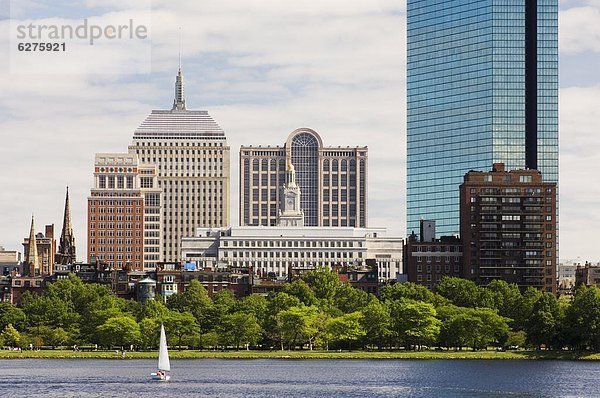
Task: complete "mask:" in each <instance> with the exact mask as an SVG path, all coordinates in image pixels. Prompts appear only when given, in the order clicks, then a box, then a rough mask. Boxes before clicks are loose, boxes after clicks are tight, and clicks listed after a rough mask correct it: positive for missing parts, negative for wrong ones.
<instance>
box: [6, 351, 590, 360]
mask: <svg viewBox="0 0 600 398" xmlns="http://www.w3.org/2000/svg"><path fill="white" fill-rule="evenodd" d="M169 355H170V357H171V359H208V358H216V359H420V360H423V359H525V360H526V359H554V360H557V359H558V360H595V361H597V360H600V353H596V354H594V353H586V352H583V353H581V352H573V351H507V352H496V351H465V350H463V351H383V352H379V351H345V352H337V351H242V350H240V351H225V352H221V351H195V350H182V351H178V350H176V349H172V350H170V352H169ZM156 357H157V353H156V352H152V351H141V352H134V351H131V352H127V354H126V356H125V358H126V359H154V358H156ZM19 358H47V359H58V358H67V359H68V358H81V359H94V358H96V359H121V354H120V353H119V354H117V353H115V351H85V352H82V351H77V352H75V351H71V350H42V351H29V350H25V351H22V352H20V351H8V350H2V351H0V359H19Z"/></svg>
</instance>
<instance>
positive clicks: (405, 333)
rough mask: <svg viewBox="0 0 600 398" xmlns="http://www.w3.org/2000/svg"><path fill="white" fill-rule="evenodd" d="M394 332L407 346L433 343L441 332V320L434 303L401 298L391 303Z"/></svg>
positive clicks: (399, 340) (398, 340) (402, 343)
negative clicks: (437, 316) (437, 315)
mask: <svg viewBox="0 0 600 398" xmlns="http://www.w3.org/2000/svg"><path fill="white" fill-rule="evenodd" d="M390 314H391V320H392V328H391V329H392V332H393V333H394V337H395V339H396V341H397V342H398V343H399V344H401V345H404V346H405V347H407V348H408V347H413V346H414V347H418V348H421V346H422V345H424V344H432V343H434V342H435V341H436V340H437V337H438V335H439V333H440V321H439V319H437V318H436V311H435V308H434V307H433V305H432V304H429V303H424V302H420V301H414V300H408V299H400V300H396V301H392V302H391V303H390Z"/></svg>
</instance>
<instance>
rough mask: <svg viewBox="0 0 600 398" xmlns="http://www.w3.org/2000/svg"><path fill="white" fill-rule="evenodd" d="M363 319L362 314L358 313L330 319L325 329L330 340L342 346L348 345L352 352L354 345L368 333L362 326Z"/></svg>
mask: <svg viewBox="0 0 600 398" xmlns="http://www.w3.org/2000/svg"><path fill="white" fill-rule="evenodd" d="M363 317H364V316H363V314H362V312H360V311H356V312H351V313H349V314H344V315H342V316H340V317H337V318H331V319H329V320H328V321H327V325H326V327H325V329H326V330H327V334H328V336H329V339H330V340H332V341H337V342H339V343H340V344H348V349H349V350H352V344H353V343H354V342H356V341H358V340H359V339H360V338H362V337H363V336H364V335H365V333H366V332H365V329H364V328H363V326H362V325H363Z"/></svg>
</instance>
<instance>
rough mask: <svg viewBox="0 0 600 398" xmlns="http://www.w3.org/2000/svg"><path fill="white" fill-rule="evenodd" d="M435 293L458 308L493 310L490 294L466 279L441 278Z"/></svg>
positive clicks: (492, 298) (492, 297)
mask: <svg viewBox="0 0 600 398" xmlns="http://www.w3.org/2000/svg"><path fill="white" fill-rule="evenodd" d="M436 292H437V293H438V294H440V295H441V296H443V297H445V298H447V299H448V300H450V301H451V302H452V304H454V305H456V306H459V307H470V308H476V307H487V308H494V296H493V294H492V292H491V291H489V290H487V289H485V288H482V287H479V286H477V285H476V284H475V282H473V281H470V280H468V279H462V278H448V277H443V278H442V280H441V281H440V283H438V284H437V286H436Z"/></svg>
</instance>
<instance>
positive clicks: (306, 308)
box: [0, 268, 600, 351]
mask: <svg viewBox="0 0 600 398" xmlns="http://www.w3.org/2000/svg"><path fill="white" fill-rule="evenodd" d="M161 323H162V324H164V325H165V329H166V331H167V335H168V342H169V345H171V346H176V347H180V348H181V347H191V348H204V349H216V348H225V347H227V348H234V349H240V348H256V349H291V350H293V349H314V348H318V349H379V350H383V349H422V348H424V347H443V348H446V349H463V348H469V349H486V348H488V347H516V346H518V347H529V348H542V347H544V348H547V349H564V348H569V349H577V350H592V351H598V350H600V289H598V288H597V287H591V288H586V287H580V288H579V289H577V291H576V293H575V295H574V296H573V297H572V298H560V299H557V298H556V297H555V296H554V295H553V294H551V293H546V292H541V291H539V290H536V289H533V288H530V289H527V290H526V291H524V292H521V291H520V290H519V288H518V287H517V286H516V285H511V284H508V283H506V282H504V281H500V280H496V281H494V282H492V283H490V284H489V285H488V286H485V287H481V286H477V285H475V284H474V283H473V282H472V281H469V280H465V279H460V278H444V279H442V281H441V282H440V283H439V284H438V285H437V287H436V291H435V292H431V291H429V290H428V289H427V288H425V287H423V286H420V285H416V284H412V283H404V284H400V283H397V284H394V285H389V286H385V287H383V288H382V289H381V294H380V297H376V296H374V295H372V294H368V293H366V292H364V291H362V290H358V289H355V288H353V287H351V286H350V285H349V284H345V283H341V282H340V281H339V280H338V277H337V275H336V274H335V273H334V272H332V271H330V270H329V269H327V268H319V269H316V270H312V271H309V272H307V273H306V274H305V275H303V276H302V278H301V279H298V280H295V281H293V282H291V283H286V284H284V286H283V288H282V290H281V291H280V292H277V293H271V294H269V295H268V296H266V297H265V296H262V295H256V294H253V295H250V296H247V297H245V298H243V299H241V300H237V299H236V298H235V297H234V296H233V294H232V293H231V292H230V291H229V290H221V291H219V292H218V293H216V294H215V295H213V296H212V298H211V297H210V296H209V295H208V292H207V291H206V289H205V288H204V287H203V286H202V284H201V283H200V282H198V281H197V280H193V281H191V282H190V284H189V286H188V287H187V289H186V291H185V292H182V293H178V294H175V295H173V296H170V297H169V298H168V299H167V300H166V303H163V301H162V300H161V299H160V298H158V299H157V300H152V301H148V302H147V303H146V304H145V305H142V304H140V303H138V302H136V301H133V300H124V299H120V298H117V297H116V296H115V295H114V294H113V293H112V292H111V290H110V288H109V287H107V286H104V285H100V284H85V283H83V282H82V281H81V280H80V279H79V278H77V277H76V276H74V275H71V276H70V277H69V278H68V279H65V280H60V281H58V282H56V283H54V284H52V285H50V286H49V287H48V288H47V290H46V292H45V293H44V294H43V295H41V296H39V295H34V294H29V293H26V294H25V295H24V296H23V298H22V303H21V306H20V307H17V306H14V305H11V304H9V303H0V331H1V333H0V345H1V346H5V347H22V348H26V347H46V346H53V347H54V346H79V347H96V346H99V347H101V348H107V349H108V348H114V347H127V348H129V347H130V346H135V347H136V348H137V349H155V348H156V347H157V345H158V336H159V330H160V324H161Z"/></svg>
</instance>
